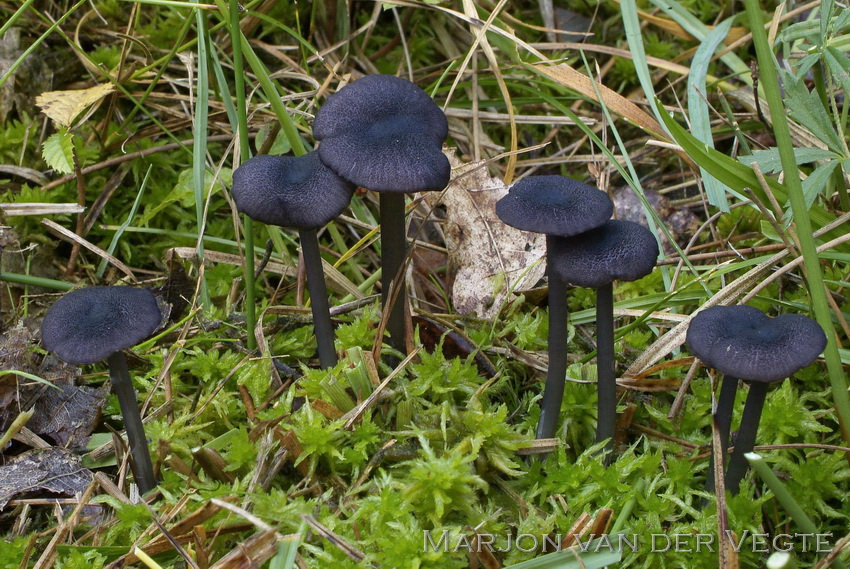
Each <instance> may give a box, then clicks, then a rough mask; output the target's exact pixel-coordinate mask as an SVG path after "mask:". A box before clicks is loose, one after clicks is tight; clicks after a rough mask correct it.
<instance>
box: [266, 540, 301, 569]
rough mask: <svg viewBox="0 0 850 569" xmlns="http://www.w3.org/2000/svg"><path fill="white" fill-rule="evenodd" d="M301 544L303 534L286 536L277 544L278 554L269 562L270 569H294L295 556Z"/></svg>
mask: <svg viewBox="0 0 850 569" xmlns="http://www.w3.org/2000/svg"><path fill="white" fill-rule="evenodd" d="M300 544H301V534H300V533H297V534H295V535H291V536H286V537H284V538H283V539H282V540H280V543H278V544H277V553H276V554H275V556H274V557H272V559H271V561H270V562H269V569H292V568H293V567H295V555H296V554H297V553H298V546H299V545H300Z"/></svg>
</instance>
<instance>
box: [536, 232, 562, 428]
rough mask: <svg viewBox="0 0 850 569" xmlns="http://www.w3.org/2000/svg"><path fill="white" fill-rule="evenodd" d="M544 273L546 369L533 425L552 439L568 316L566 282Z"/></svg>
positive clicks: (558, 406)
mask: <svg viewBox="0 0 850 569" xmlns="http://www.w3.org/2000/svg"><path fill="white" fill-rule="evenodd" d="M551 239H552V238H551V237H549V236H548V235H547V236H546V249H547V251H548V250H549V249H550V247H549V244H550V241H551ZM547 272H548V273H549V338H548V340H549V368H548V369H547V370H546V385H545V387H544V388H543V402H542V404H541V409H540V421H539V422H538V423H537V438H538V439H550V438H552V437H554V436H555V428H556V427H557V426H558V416H559V415H560V412H561V400H562V399H563V398H564V382H565V380H566V376H567V338H568V330H567V318H568V317H569V308H568V307H567V283H565V282H564V281H563V279H561V277H559V276H558V275H556V274H555V271H552V270H548V271H547Z"/></svg>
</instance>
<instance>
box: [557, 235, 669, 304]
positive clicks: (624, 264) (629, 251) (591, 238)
mask: <svg viewBox="0 0 850 569" xmlns="http://www.w3.org/2000/svg"><path fill="white" fill-rule="evenodd" d="M548 247H549V250H548V251H547V255H548V260H547V262H548V266H549V270H551V271H555V274H557V275H558V276H559V277H561V278H562V279H563V280H564V281H566V282H568V283H571V284H574V285H576V286H581V287H588V288H599V287H600V286H603V285H607V284H610V283H612V282H614V281H615V280H621V281H635V280H637V279H639V278H642V277H645V276H646V275H648V274H649V273H651V272H652V269H653V268H654V267H655V262H656V259H657V258H658V241H657V240H656V239H655V236H654V235H653V234H652V232H651V231H650V230H649V229H647V228H646V227H644V226H643V225H640V224H639V223H634V222H632V221H620V220H616V219H612V220H610V221H607V222H605V224H603V225H601V226H599V227H597V228H595V229H591V230H590V231H585V232H584V233H579V234H578V235H573V236H572V237H550V238H549V240H548Z"/></svg>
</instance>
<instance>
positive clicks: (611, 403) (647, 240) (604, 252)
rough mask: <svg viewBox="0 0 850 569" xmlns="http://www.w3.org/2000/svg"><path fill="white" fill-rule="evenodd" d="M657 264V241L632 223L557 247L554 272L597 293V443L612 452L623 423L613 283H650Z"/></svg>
mask: <svg viewBox="0 0 850 569" xmlns="http://www.w3.org/2000/svg"><path fill="white" fill-rule="evenodd" d="M657 258H658V241H657V240H656V239H655V236H654V235H653V234H652V232H651V231H650V230H649V229H647V228H646V227H644V226H643V225H640V224H638V223H634V222H632V221H618V220H610V221H608V222H606V223H605V224H603V225H601V226H599V227H597V228H595V229H591V230H589V231H585V232H584V233H580V234H578V235H574V236H572V237H555V238H553V239H552V242H551V249H550V250H549V263H550V266H551V267H552V271H553V272H555V273H557V274H558V276H559V277H560V278H561V279H562V280H563V281H565V282H567V283H569V284H572V285H574V286H580V287H586V288H593V289H596V337H597V345H596V347H597V352H596V361H597V373H598V379H597V385H598V390H599V399H598V416H597V428H596V441H597V442H601V441H604V440H606V439H607V440H609V448H611V443H612V442H613V437H614V432H615V426H616V422H617V380H616V369H615V366H616V359H615V357H614V285H613V283H614V281H615V280H620V281H635V280H638V279H640V278H643V277H645V276H646V275H648V274H649V273H651V272H652V269H653V268H654V267H655V263H656V260H657Z"/></svg>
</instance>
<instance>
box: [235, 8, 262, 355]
mask: <svg viewBox="0 0 850 569" xmlns="http://www.w3.org/2000/svg"><path fill="white" fill-rule="evenodd" d="M228 4H229V8H230V21H229V22H228V26H229V32H230V45H232V46H233V80H234V96H235V98H236V123H237V124H236V136H237V138H238V140H239V161H240V162H244V161H245V160H247V159H248V158H249V157H250V154H251V148H250V146H249V144H248V110H247V107H246V106H247V102H246V100H245V72H244V69H243V62H242V30H240V29H239V2H238V1H237V0H229V2H228ZM238 166H239V164H234V165H233V169H234V170H235V169H236V168H237V167H238ZM243 225H244V227H245V259H244V261H245V274H244V276H243V278H244V279H245V327H246V328H247V330H246V331H247V340H246V346H247V348H248V349H249V350H254V349H255V348H256V347H257V338H256V337H255V336H254V327H255V326H256V323H257V307H256V301H255V299H254V222H253V221H252V220H251V218H250V217H248V216H247V215H245V216H243Z"/></svg>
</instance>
